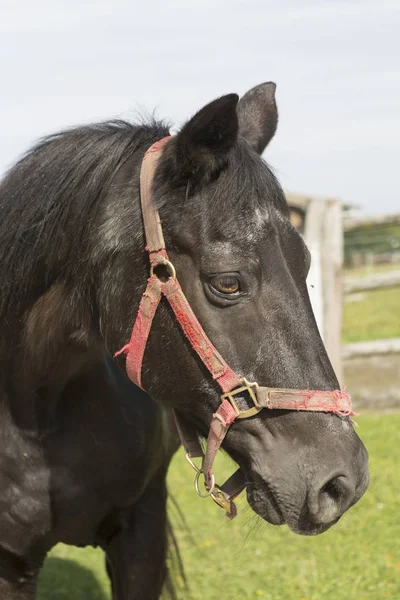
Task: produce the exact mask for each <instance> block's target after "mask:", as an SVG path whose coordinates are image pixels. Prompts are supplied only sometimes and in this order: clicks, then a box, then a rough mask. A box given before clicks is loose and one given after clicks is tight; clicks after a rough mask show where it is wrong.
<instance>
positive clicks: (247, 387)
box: [221, 377, 263, 419]
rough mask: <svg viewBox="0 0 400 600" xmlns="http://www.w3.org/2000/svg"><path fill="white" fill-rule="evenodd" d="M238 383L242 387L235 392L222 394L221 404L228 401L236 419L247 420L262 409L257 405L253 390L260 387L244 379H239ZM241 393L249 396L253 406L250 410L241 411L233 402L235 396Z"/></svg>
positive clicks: (234, 401)
mask: <svg viewBox="0 0 400 600" xmlns="http://www.w3.org/2000/svg"><path fill="white" fill-rule="evenodd" d="M240 382H241V383H243V385H242V386H241V387H238V388H236V389H235V390H231V391H230V392H226V393H225V394H222V396H221V402H223V401H224V400H229V402H230V403H231V405H232V406H233V408H234V410H235V412H236V417H237V418H238V419H247V418H248V417H252V416H253V415H256V414H257V413H259V412H260V410H262V409H263V407H262V406H260V404H259V403H258V400H257V395H256V392H255V390H256V389H257V388H258V387H260V386H259V385H258V383H257V382H255V381H254V382H250V381H247V379H246V377H241V378H240ZM243 392H247V393H248V394H249V396H250V398H251V400H252V401H253V404H254V406H252V407H251V408H249V409H247V410H241V409H240V408H239V406H238V404H237V402H236V400H235V396H238V395H239V394H242V393H243Z"/></svg>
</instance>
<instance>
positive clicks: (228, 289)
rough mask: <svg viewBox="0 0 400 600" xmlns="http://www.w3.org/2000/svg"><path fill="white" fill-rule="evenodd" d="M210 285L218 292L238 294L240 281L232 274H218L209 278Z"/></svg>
mask: <svg viewBox="0 0 400 600" xmlns="http://www.w3.org/2000/svg"><path fill="white" fill-rule="evenodd" d="M211 286H212V287H213V288H214V289H215V290H216V291H217V292H219V293H220V294H227V295H229V294H238V293H239V292H240V282H239V279H238V278H237V277H235V276H234V275H218V276H217V277H213V278H212V279H211Z"/></svg>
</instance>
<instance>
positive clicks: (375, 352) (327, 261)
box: [0, 0, 400, 600]
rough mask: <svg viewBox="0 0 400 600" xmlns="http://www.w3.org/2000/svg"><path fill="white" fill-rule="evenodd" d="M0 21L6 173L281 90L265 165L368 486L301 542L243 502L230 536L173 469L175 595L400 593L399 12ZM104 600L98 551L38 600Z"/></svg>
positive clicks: (105, 8) (152, 5) (133, 11)
mask: <svg viewBox="0 0 400 600" xmlns="http://www.w3.org/2000/svg"><path fill="white" fill-rule="evenodd" d="M0 11H1V15H0V56H1V83H2V85H1V94H0V108H1V110H0V130H1V134H2V143H1V145H0V174H3V173H4V172H5V171H6V170H7V168H8V167H9V166H11V165H12V164H13V163H14V162H15V161H16V160H17V159H18V158H19V157H20V156H21V155H22V153H23V152H24V151H26V150H27V149H28V147H29V146H30V145H31V144H32V143H33V142H34V141H35V140H37V139H38V138H39V137H41V136H43V135H45V134H49V133H52V132H54V131H57V130H60V129H62V128H65V127H69V126H72V125H76V124H81V123H86V122H93V121H98V120H103V119H109V118H114V117H122V118H125V119H132V120H135V119H137V118H138V117H139V116H140V115H143V114H144V115H146V114H153V112H155V114H156V115H157V116H158V117H160V118H162V119H166V120H167V121H169V122H170V123H171V124H172V126H173V128H175V129H177V128H179V126H180V125H181V124H182V123H183V122H184V121H185V120H186V119H187V118H189V117H190V116H191V115H192V114H193V113H194V112H196V111H197V110H198V109H199V108H201V107H202V106H203V105H204V104H205V103H207V102H209V101H211V100H212V99H214V98H215V97H217V96H219V95H223V94H226V93H230V92H237V93H239V94H243V93H245V92H246V91H247V90H248V89H249V88H251V87H253V86H254V85H256V84H259V83H261V82H263V81H268V80H272V81H275V82H276V83H277V84H278V88H277V101H278V108H279V112H280V124H279V127H278V132H277V135H276V138H275V139H274V140H273V141H272V143H271V144H270V146H269V147H268V149H267V151H266V153H265V159H266V160H267V161H268V162H269V164H270V165H271V166H272V167H273V168H274V170H275V172H276V174H277V176H278V178H279V180H280V181H281V183H282V185H283V186H284V188H285V190H286V191H287V197H288V202H289V205H290V207H291V218H292V222H293V224H294V225H295V226H296V227H297V228H298V229H299V230H300V231H301V233H302V234H303V235H304V237H305V239H306V241H307V243H308V245H309V247H310V250H311V252H312V256H313V262H312V268H311V271H310V276H309V280H308V282H309V287H310V294H311V297H312V302H313V306H314V311H315V314H316V318H317V322H318V325H319V328H320V331H321V333H322V335H323V338H324V341H325V343H326V345H327V348H328V351H329V354H330V356H331V359H332V361H333V363H334V365H335V368H336V370H337V372H338V374H339V378H340V381H341V383H342V385H344V386H346V387H347V388H348V389H349V391H350V392H351V393H352V395H353V399H354V404H355V406H356V407H357V409H358V410H359V411H361V412H362V413H363V414H364V415H365V416H362V417H360V418H359V419H358V421H359V424H360V435H361V437H362V438H363V439H364V441H365V443H366V445H367V447H368V449H369V452H370V457H371V472H372V483H371V488H370V490H369V492H368V493H367V495H366V497H365V498H364V499H363V500H362V501H361V502H360V503H359V505H357V507H355V508H354V509H352V510H351V511H350V513H349V514H348V515H345V517H344V518H343V519H342V521H341V522H340V523H339V524H338V525H337V526H336V527H335V528H334V529H333V530H331V531H329V532H327V533H326V534H324V535H323V536H322V537H321V538H318V539H310V540H309V539H302V538H296V537H295V536H294V535H293V534H290V533H288V532H287V531H285V530H284V529H279V530H277V529H275V528H272V527H271V526H268V525H266V524H263V523H260V522H259V520H257V519H256V517H254V516H253V515H252V514H251V513H250V512H249V511H248V509H246V508H245V499H243V500H242V508H243V510H242V515H241V516H240V517H239V518H238V519H237V520H236V522H234V523H229V524H228V523H225V522H224V520H223V517H222V515H220V514H219V512H217V510H218V509H217V508H215V507H214V506H210V505H209V504H208V503H207V502H204V501H203V504H201V502H202V501H201V500H200V499H198V498H197V497H195V496H194V494H193V493H192V488H191V481H190V478H191V473H190V472H189V470H188V469H186V467H185V465H183V462H182V461H181V456H179V457H177V458H176V460H175V462H174V463H173V465H172V467H171V472H170V487H171V489H172V490H173V491H174V492H175V496H176V500H177V501H178V503H179V505H180V506H181V508H182V510H183V512H184V515H185V517H186V520H187V526H184V525H183V524H182V522H181V521H180V520H179V519H178V518H177V516H176V515H175V513H174V511H173V510H172V518H173V520H174V522H175V528H176V531H177V536H178V540H179V543H180V546H181V551H182V555H183V560H184V564H185V567H186V571H187V576H188V580H189V584H190V590H189V592H188V591H182V597H185V598H194V599H197V598H203V597H207V598H209V599H213V598H234V599H236V598H238V599H242V598H257V597H264V598H269V599H273V600H276V599H280V598H282V599H289V600H291V599H296V600H312V599H315V600H317V599H318V600H319V599H321V598H331V599H335V600H337V599H341V598H343V599H345V598H346V599H347V598H351V599H357V600H359V599H362V598H371V599H374V600H375V599H379V598H386V597H392V598H400V583H399V579H400V562H399V556H400V547H399V546H400V542H399V540H400V529H399V524H398V514H399V512H398V511H399V509H400V506H399V503H398V502H399V501H398V498H399V492H400V489H399V483H398V480H399V477H398V475H399V465H398V462H397V456H398V447H399V444H400V433H399V432H400V414H399V413H398V412H397V409H398V407H399V406H400V192H399V190H400V186H399V181H398V177H399V176H398V173H399V159H400V59H399V57H400V36H399V31H400V2H399V1H398V0H379V1H378V0H365V1H355V0H347V1H341V0H327V1H324V0H310V1H308V2H303V1H301V0H280V1H279V2H272V1H269V0H264V1H262V0H248V1H246V2H244V1H240V0H230V1H229V2H228V1H227V0H225V1H222V0H214V1H211V0H202V1H198V2H190V1H187V0H186V1H183V0H170V1H169V2H168V1H165V0H164V1H163V2H161V1H160V0H154V1H153V2H147V3H146V2H140V3H139V2H135V1H132V0H130V1H128V0H114V1H113V2H107V1H105V0H96V1H91V2H85V1H79V2H78V1H77V0H68V1H67V0H64V1H62V0H35V1H33V2H32V0H18V1H15V0H13V1H11V0H1V1H0ZM220 469H221V471H224V470H225V471H226V472H229V471H230V470H231V469H232V465H231V464H230V462H229V460H228V459H221V463H220ZM221 479H222V475H221ZM176 490H179V491H176ZM189 531H190V532H191V534H190V533H189ZM210 531H212V535H210ZM263 565H264V566H263ZM180 583H181V582H180V581H179V577H178V576H177V584H178V586H179V585H180ZM182 589H183V588H182ZM109 597H110V591H109V587H108V584H107V581H106V576H105V573H104V569H103V565H102V557H101V556H100V553H98V552H97V551H94V550H79V551H78V550H76V549H73V548H68V547H65V546H59V547H57V548H56V549H55V550H54V552H53V556H52V557H51V558H50V559H49V560H48V563H47V565H46V567H45V569H44V572H43V576H42V581H41V587H40V593H39V598H41V599H42V600H49V599H50V598H51V599H52V600H58V599H60V600H64V599H65V600H66V599H67V598H68V599H77V600H80V599H85V600H96V599H97V600H105V599H106V598H109Z"/></svg>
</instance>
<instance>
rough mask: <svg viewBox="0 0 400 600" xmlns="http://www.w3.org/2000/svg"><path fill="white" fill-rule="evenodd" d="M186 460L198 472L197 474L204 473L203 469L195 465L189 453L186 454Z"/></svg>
mask: <svg viewBox="0 0 400 600" xmlns="http://www.w3.org/2000/svg"><path fill="white" fill-rule="evenodd" d="M185 458H186V460H187V461H188V463H189V465H190V466H191V467H192V468H193V469H194V470H195V471H196V473H202V472H203V469H201V468H199V467H198V466H197V465H196V463H194V462H193V460H192V459H191V458H190V456H189V452H186V454H185Z"/></svg>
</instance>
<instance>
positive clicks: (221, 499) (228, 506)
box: [211, 485, 233, 515]
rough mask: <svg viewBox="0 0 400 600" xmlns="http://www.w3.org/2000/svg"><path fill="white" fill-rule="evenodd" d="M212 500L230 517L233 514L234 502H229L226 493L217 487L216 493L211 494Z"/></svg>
mask: <svg viewBox="0 0 400 600" xmlns="http://www.w3.org/2000/svg"><path fill="white" fill-rule="evenodd" d="M211 498H212V499H213V500H214V502H215V504H218V506H220V507H221V508H223V509H224V510H225V511H226V512H227V513H228V515H231V514H232V512H233V510H232V508H233V507H232V501H231V500H228V499H227V498H226V497H225V494H224V492H223V491H222V490H221V488H219V487H218V486H217V485H216V486H215V488H214V491H213V493H212V494H211Z"/></svg>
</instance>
